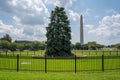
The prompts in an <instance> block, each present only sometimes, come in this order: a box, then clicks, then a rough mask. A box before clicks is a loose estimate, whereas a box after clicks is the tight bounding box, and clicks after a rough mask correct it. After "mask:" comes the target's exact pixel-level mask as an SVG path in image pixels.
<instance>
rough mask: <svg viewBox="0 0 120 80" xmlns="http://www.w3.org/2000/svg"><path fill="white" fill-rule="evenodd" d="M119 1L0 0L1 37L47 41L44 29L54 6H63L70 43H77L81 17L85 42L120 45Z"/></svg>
mask: <svg viewBox="0 0 120 80" xmlns="http://www.w3.org/2000/svg"><path fill="white" fill-rule="evenodd" d="M119 4H120V0H0V37H2V36H3V35H5V34H9V35H10V36H11V37H12V39H13V41H14V40H29V41H34V40H37V41H46V36H45V34H46V28H45V27H47V26H48V23H49V17H50V13H51V11H52V10H54V8H55V6H59V7H64V8H65V11H66V14H67V16H68V17H69V20H70V27H71V30H72V33H71V35H72V39H71V41H72V43H76V42H80V15H83V21H84V42H85V43H87V42H90V41H96V42H97V43H100V44H104V45H111V44H116V43H120V6H119Z"/></svg>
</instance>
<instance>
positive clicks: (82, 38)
mask: <svg viewBox="0 0 120 80" xmlns="http://www.w3.org/2000/svg"><path fill="white" fill-rule="evenodd" d="M80 43H81V45H83V44H84V34H83V17H82V15H81V16H80Z"/></svg>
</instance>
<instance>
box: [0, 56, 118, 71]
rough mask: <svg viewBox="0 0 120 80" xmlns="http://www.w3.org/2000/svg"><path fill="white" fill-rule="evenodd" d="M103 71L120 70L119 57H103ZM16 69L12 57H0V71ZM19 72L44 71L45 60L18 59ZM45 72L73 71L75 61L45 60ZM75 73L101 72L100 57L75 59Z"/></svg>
mask: <svg viewBox="0 0 120 80" xmlns="http://www.w3.org/2000/svg"><path fill="white" fill-rule="evenodd" d="M104 58H105V59H104V69H105V70H109V69H120V56H112V57H111V56H110V57H108V56H105V57H104ZM16 68H17V59H16V56H14V57H4V58H3V57H0V69H13V70H16ZM19 70H20V71H22V70H23V71H24V70H27V71H30V70H34V71H45V59H34V58H31V57H20V58H19ZM46 70H47V71H72V72H74V70H75V59H47V60H46ZM76 70H77V71H101V70H102V57H101V56H94V57H93V56H91V57H86V58H80V59H76Z"/></svg>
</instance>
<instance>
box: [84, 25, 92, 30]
mask: <svg viewBox="0 0 120 80" xmlns="http://www.w3.org/2000/svg"><path fill="white" fill-rule="evenodd" d="M84 27H85V28H86V29H90V30H91V29H93V27H94V25H89V24H86V25H84Z"/></svg>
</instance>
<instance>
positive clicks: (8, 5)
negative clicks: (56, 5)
mask: <svg viewBox="0 0 120 80" xmlns="http://www.w3.org/2000/svg"><path fill="white" fill-rule="evenodd" d="M0 10H1V11H4V12H6V13H8V14H12V15H14V17H13V19H14V20H15V21H18V20H19V21H20V22H21V23H22V24H29V25H43V24H45V23H46V21H47V20H46V19H48V17H49V12H48V9H47V8H46V6H45V5H44V3H43V2H42V0H0Z"/></svg>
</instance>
